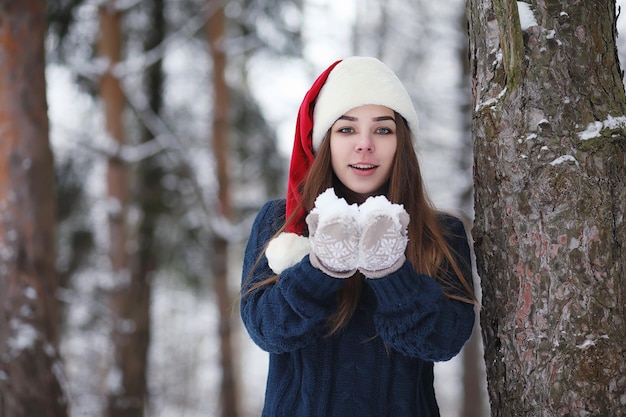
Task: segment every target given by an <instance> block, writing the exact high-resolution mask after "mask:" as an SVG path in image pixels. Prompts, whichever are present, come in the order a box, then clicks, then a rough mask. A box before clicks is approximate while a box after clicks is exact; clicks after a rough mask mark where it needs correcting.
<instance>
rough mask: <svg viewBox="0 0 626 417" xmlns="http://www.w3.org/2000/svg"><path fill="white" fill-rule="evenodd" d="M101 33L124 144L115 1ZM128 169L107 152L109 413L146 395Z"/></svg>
mask: <svg viewBox="0 0 626 417" xmlns="http://www.w3.org/2000/svg"><path fill="white" fill-rule="evenodd" d="M99 19H100V38H99V43H98V52H99V55H100V57H101V58H103V59H104V60H105V61H106V62H107V64H108V68H107V70H106V72H105V73H104V74H103V75H102V78H101V79H100V96H101V98H102V103H103V106H104V112H105V123H106V132H107V134H108V135H109V137H110V139H111V140H113V141H115V143H116V144H117V145H118V146H119V147H120V148H121V147H123V146H124V145H125V144H126V133H125V129H124V109H125V103H126V100H125V98H124V93H123V91H122V87H121V82H120V80H119V79H118V77H117V75H116V74H115V72H114V68H115V65H116V64H118V63H119V62H120V55H121V46H122V30H121V20H122V14H121V12H120V11H119V10H117V9H116V8H115V1H114V0H108V1H107V2H105V3H104V4H102V5H101V6H100V10H99ZM129 189H130V187H129V173H128V167H127V165H126V162H125V161H124V160H122V158H120V157H118V156H115V155H114V156H110V157H109V160H108V167H107V194H108V196H107V197H108V200H109V201H108V204H109V212H108V215H109V217H108V219H109V258H110V262H111V274H112V288H111V289H110V294H109V306H110V309H111V318H112V321H111V340H112V343H113V350H114V352H113V363H112V364H111V367H110V369H109V375H108V377H107V387H106V388H107V411H106V413H107V415H108V416H109V417H141V416H143V415H144V406H145V404H144V403H145V395H146V360H147V358H146V352H147V339H146V338H147V335H146V334H145V332H146V323H147V322H148V320H149V318H148V317H147V313H146V308H145V306H146V303H147V302H148V301H147V299H146V295H147V294H146V292H145V287H146V283H145V281H144V280H143V276H139V274H135V273H133V268H132V265H133V261H134V260H135V258H134V256H135V255H136V253H134V252H133V253H131V252H130V251H129V247H130V244H129V237H130V236H129V230H128V225H127V220H126V219H127V210H128V204H129Z"/></svg>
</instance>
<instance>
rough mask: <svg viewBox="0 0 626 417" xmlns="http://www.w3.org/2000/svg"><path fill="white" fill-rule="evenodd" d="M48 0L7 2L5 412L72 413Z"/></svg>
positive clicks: (0, 96) (0, 404) (0, 279)
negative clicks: (47, 48)
mask: <svg viewBox="0 0 626 417" xmlns="http://www.w3.org/2000/svg"><path fill="white" fill-rule="evenodd" d="M45 31H46V3H45V2H44V1H34V0H23V1H19V2H18V1H6V0H3V1H0V416H1V417H32V416H41V417H65V416H67V402H66V398H65V395H64V393H63V390H62V388H61V385H60V382H59V377H60V376H61V374H60V370H61V369H62V366H61V364H60V363H59V360H60V359H59V353H58V345H59V340H58V338H59V336H58V334H59V326H60V320H59V306H58V301H57V299H56V292H57V288H58V274H57V273H56V265H55V262H56V241H55V231H56V214H57V210H56V194H55V181H54V167H53V165H54V164H53V157H52V152H51V150H50V144H49V141H48V116H47V102H46V84H45V76H44V73H45V53H44V36H45Z"/></svg>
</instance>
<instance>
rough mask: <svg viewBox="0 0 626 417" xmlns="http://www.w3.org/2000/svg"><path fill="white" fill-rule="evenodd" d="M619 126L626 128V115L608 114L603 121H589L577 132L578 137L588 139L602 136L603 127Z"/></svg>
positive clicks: (615, 127) (613, 127) (616, 127)
mask: <svg viewBox="0 0 626 417" xmlns="http://www.w3.org/2000/svg"><path fill="white" fill-rule="evenodd" d="M619 128H626V116H619V117H613V116H608V117H607V118H606V120H604V121H595V122H592V123H589V124H588V125H587V128H586V129H585V130H584V131H582V132H579V133H578V138H579V139H580V140H589V139H593V138H597V137H600V136H602V134H601V132H602V130H604V129H619Z"/></svg>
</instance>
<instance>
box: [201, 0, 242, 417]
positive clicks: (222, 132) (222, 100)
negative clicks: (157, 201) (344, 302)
mask: <svg viewBox="0 0 626 417" xmlns="http://www.w3.org/2000/svg"><path fill="white" fill-rule="evenodd" d="M207 1H209V2H213V3H214V4H215V1H214V0H207ZM209 9H210V10H211V8H209ZM214 9H215V10H214V11H213V13H212V14H211V15H210V17H209V19H208V21H207V38H208V44H209V50H210V53H211V57H212V61H213V91H214V94H213V97H214V100H213V127H212V133H213V152H214V155H215V161H216V165H217V183H218V209H219V211H220V215H222V216H223V217H224V218H225V219H226V220H229V219H231V218H232V208H231V201H230V186H229V174H228V173H229V168H228V166H229V164H228V160H229V157H230V156H229V151H228V128H229V117H228V110H229V108H230V99H229V92H228V84H227V83H226V77H225V75H226V54H225V52H224V38H225V37H226V32H225V19H226V18H225V16H224V8H223V6H220V7H218V8H214ZM212 246H213V255H212V269H213V280H214V284H215V294H216V297H217V303H218V309H219V314H220V326H219V336H220V354H221V358H220V365H221V369H222V383H221V392H220V406H221V415H222V417H237V416H239V403H240V401H239V387H238V384H237V381H238V379H237V373H236V370H235V363H234V362H235V361H234V356H235V354H234V350H235V349H234V346H233V335H232V333H233V331H232V329H233V326H232V312H231V307H232V300H233V296H232V294H231V291H230V289H229V285H228V240H227V239H226V238H225V237H223V236H219V235H218V234H215V235H214V237H213V242H212Z"/></svg>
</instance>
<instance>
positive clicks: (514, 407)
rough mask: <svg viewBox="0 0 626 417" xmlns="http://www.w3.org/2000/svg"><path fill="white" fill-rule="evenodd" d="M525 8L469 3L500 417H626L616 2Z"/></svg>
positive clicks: (482, 244) (489, 325) (492, 376)
mask: <svg viewBox="0 0 626 417" xmlns="http://www.w3.org/2000/svg"><path fill="white" fill-rule="evenodd" d="M517 4H519V7H521V9H519V10H518V6H517ZM517 4H516V2H512V1H506V0H493V1H492V0H468V2H467V12H468V18H469V34H470V57H471V66H472V78H473V96H474V109H475V115H474V120H473V127H472V132H473V140H474V155H475V158H474V163H475V167H474V169H475V178H474V181H475V212H476V221H475V227H474V238H475V240H476V243H475V248H476V255H477V264H478V268H479V273H480V276H481V279H482V290H483V311H482V318H481V324H482V329H483V337H484V340H485V360H486V367H487V375H488V385H489V395H490V401H491V410H492V415H493V416H557V415H559V416H560V415H576V416H583V415H584V416H609V415H610V416H617V415H626V396H625V395H624V393H625V392H626V378H625V377H624V375H626V360H625V358H626V343H625V335H626V324H625V321H624V319H625V302H626V281H625V277H626V269H625V268H626V266H625V265H626V263H625V262H624V260H623V259H624V255H626V254H625V253H624V249H623V248H624V247H625V245H626V224H625V223H624V212H625V211H626V118H625V117H624V114H625V111H626V101H625V96H624V87H623V83H622V79H621V76H622V74H621V72H620V67H619V62H618V59H617V51H616V47H615V37H616V35H617V34H616V28H615V21H616V15H615V2H614V1H608V0H603V1H594V2H582V1H576V2H569V1H538V0H534V1H529V2H526V3H521V2H520V3H517ZM527 10H530V11H531V12H532V14H531V16H526V17H524V18H523V19H521V20H520V12H521V13H522V15H524V14H525V12H526V11H527ZM533 19H534V22H533ZM522 22H523V23H524V26H523V27H522Z"/></svg>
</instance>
